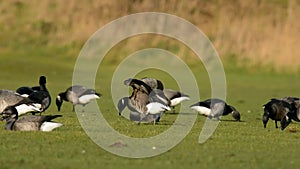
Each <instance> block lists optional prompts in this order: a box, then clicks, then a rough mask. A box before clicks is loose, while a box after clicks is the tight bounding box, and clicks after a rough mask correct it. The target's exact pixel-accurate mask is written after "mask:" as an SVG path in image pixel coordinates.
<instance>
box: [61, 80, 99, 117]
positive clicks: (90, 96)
mask: <svg viewBox="0 0 300 169" xmlns="http://www.w3.org/2000/svg"><path fill="white" fill-rule="evenodd" d="M100 97H101V94H99V93H96V91H95V90H94V89H88V88H87V87H85V86H81V85H75V86H71V87H69V88H68V89H67V90H66V91H65V92H62V93H59V94H58V96H57V97H56V106H57V109H58V111H60V108H61V105H62V103H63V101H67V102H70V103H72V104H73V112H74V111H75V106H76V105H78V104H80V105H82V106H83V107H84V106H85V105H86V104H88V103H90V102H91V101H92V100H95V99H99V98H100ZM83 111H84V110H83Z"/></svg>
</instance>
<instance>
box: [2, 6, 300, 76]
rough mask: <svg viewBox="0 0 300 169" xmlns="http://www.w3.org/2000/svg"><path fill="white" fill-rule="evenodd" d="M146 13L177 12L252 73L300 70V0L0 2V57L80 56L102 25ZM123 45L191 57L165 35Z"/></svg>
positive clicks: (224, 54) (221, 52)
mask: <svg viewBox="0 0 300 169" xmlns="http://www.w3.org/2000/svg"><path fill="white" fill-rule="evenodd" d="M146 11H152V12H165V13H169V14H174V15H177V16H179V17H182V18H184V19H186V20H188V21H190V22H191V23H193V24H195V25H196V26H197V27H198V28H199V29H201V30H202V31H203V32H204V33H205V34H206V35H207V36H208V37H209V39H210V40H211V41H212V43H213V44H214V46H215V47H216V49H217V51H218V52H219V55H220V56H221V57H222V59H223V60H224V61H225V62H226V63H229V64H232V63H234V64H235V65H237V66H239V67H243V68H244V67H245V68H247V69H248V70H252V71H253V70H255V69H257V68H258V67H260V68H262V69H264V70H271V71H277V72H279V71H285V72H298V70H299V65H300V59H298V58H299V55H300V51H299V49H298V47H299V43H297V42H299V38H300V22H299V18H300V1H299V0H251V1H250V0H226V1H223V0H189V1H181V0H153V1H147V0H122V1H119V0H101V1H99V0H87V1H79V0H68V1H61V0H43V1H40V0H31V1H18V0H11V1H0V39H1V40H0V55H6V54H8V53H11V52H12V51H13V52H16V51H20V50H21V51H22V50H24V49H26V48H27V49H30V48H35V49H36V48H40V49H43V48H47V49H54V50H58V51H63V53H66V55H69V56H70V57H77V55H78V53H79V51H80V49H81V47H82V45H83V44H84V42H85V41H86V40H87V39H88V38H89V37H90V36H91V35H92V34H93V33H94V32H95V31H97V30H98V29H99V28H101V27H102V26H104V25H105V24H107V23H109V22H111V21H113V20H115V19H117V18H119V17H122V16H126V15H128V14H133V13H137V12H146ZM120 29H122V28H120ZM145 39H146V40H145ZM141 42H142V43H141ZM122 43H123V47H122V44H120V45H121V47H120V48H119V49H121V50H118V52H120V51H122V52H123V53H124V54H128V53H130V52H132V51H134V50H136V49H138V48H144V47H160V48H166V49H168V50H171V51H172V52H174V53H175V54H178V55H180V56H181V57H185V59H187V60H191V61H192V60H193V57H190V55H192V52H191V51H189V50H188V49H186V47H185V46H184V45H182V44H181V43H179V42H176V41H175V40H170V39H168V38H165V37H159V36H147V35H143V36H140V37H135V38H130V39H128V40H126V41H124V42H122ZM115 55H118V54H116V53H115ZM49 57H51V54H50V56H49ZM113 59H115V60H118V59H120V57H114V58H113Z"/></svg>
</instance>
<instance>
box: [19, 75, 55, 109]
mask: <svg viewBox="0 0 300 169" xmlns="http://www.w3.org/2000/svg"><path fill="white" fill-rule="evenodd" d="M16 93H18V94H20V95H22V96H25V97H28V98H29V99H31V100H33V101H35V102H36V103H39V104H41V109H42V111H45V110H47V109H48V108H49V106H50V104H51V96H50V93H49V91H48V89H47V87H46V77H45V76H40V79H39V86H34V87H20V88H18V89H17V90H16ZM35 112H36V111H32V114H35ZM39 112H40V113H41V111H39Z"/></svg>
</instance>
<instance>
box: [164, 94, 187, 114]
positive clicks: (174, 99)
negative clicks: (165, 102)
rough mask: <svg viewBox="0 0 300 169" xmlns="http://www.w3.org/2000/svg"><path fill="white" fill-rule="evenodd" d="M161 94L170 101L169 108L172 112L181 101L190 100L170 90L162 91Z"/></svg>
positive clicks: (184, 95)
mask: <svg viewBox="0 0 300 169" xmlns="http://www.w3.org/2000/svg"><path fill="white" fill-rule="evenodd" d="M163 92H164V94H165V96H166V97H167V98H168V99H169V100H170V102H171V103H170V107H171V108H172V109H173V112H174V111H175V106H177V105H178V104H180V103H181V102H183V101H186V100H190V97H189V95H187V94H184V93H182V92H179V91H175V90H172V89H164V90H163Z"/></svg>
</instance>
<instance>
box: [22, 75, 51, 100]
mask: <svg viewBox="0 0 300 169" xmlns="http://www.w3.org/2000/svg"><path fill="white" fill-rule="evenodd" d="M45 84H46V77H45V76H40V78H39V86H33V87H28V86H22V87H19V88H18V89H17V90H16V93H18V94H20V95H21V96H23V97H28V96H29V95H30V94H31V93H32V92H36V91H40V90H41V85H45Z"/></svg>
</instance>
